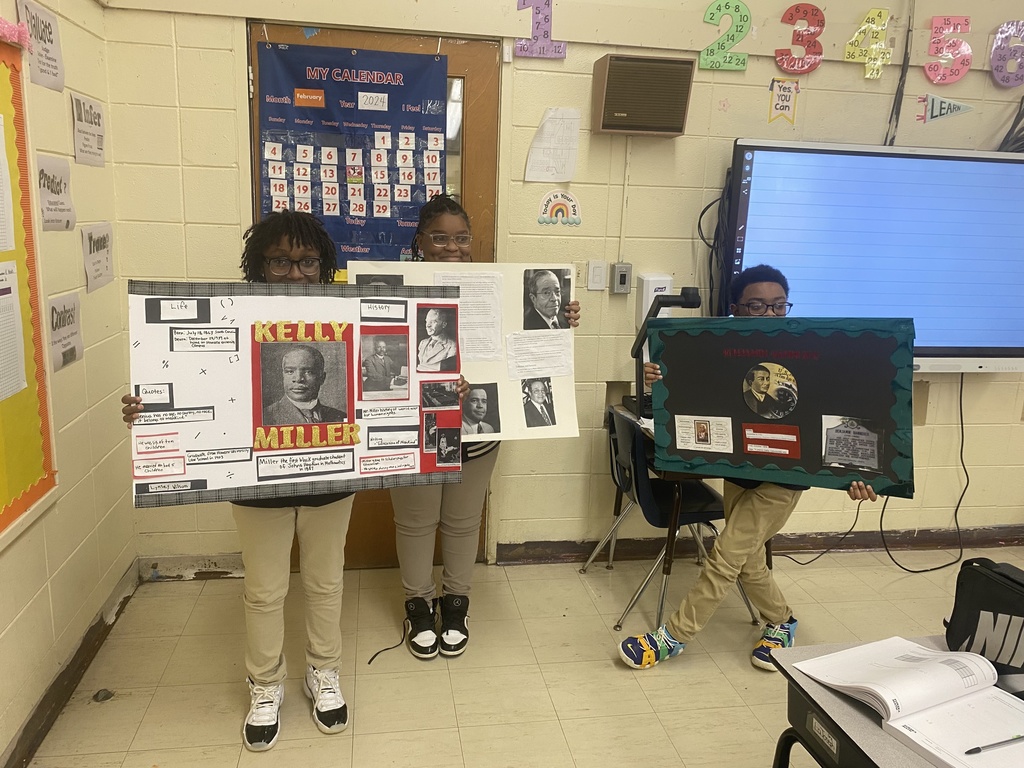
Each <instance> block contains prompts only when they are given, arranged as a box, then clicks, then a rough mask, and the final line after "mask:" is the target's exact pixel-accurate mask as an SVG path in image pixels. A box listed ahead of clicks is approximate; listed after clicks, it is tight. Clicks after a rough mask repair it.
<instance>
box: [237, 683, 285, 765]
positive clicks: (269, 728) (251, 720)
mask: <svg viewBox="0 0 1024 768" xmlns="http://www.w3.org/2000/svg"><path fill="white" fill-rule="evenodd" d="M282 701H284V685H282V684H280V683H278V684H276V685H257V684H256V683H254V682H253V681H252V679H251V678H249V714H248V715H246V716H245V723H244V725H243V726H242V743H243V744H244V745H245V748H246V749H248V750H249V751H250V752H264V751H266V750H268V749H270V748H271V747H272V746H274V745H275V744H276V743H277V736H278V734H279V733H280V732H281V702H282Z"/></svg>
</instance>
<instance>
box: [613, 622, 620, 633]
mask: <svg viewBox="0 0 1024 768" xmlns="http://www.w3.org/2000/svg"><path fill="white" fill-rule="evenodd" d="M614 629H615V631H616V632H621V631H622V625H621V624H616V625H615V627H614Z"/></svg>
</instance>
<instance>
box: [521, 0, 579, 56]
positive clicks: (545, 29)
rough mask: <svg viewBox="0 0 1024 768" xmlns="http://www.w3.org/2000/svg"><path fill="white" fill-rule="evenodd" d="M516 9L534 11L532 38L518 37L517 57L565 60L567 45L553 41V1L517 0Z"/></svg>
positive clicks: (531, 29)
mask: <svg viewBox="0 0 1024 768" xmlns="http://www.w3.org/2000/svg"><path fill="white" fill-rule="evenodd" d="M516 8H517V9H518V10H520V11H525V10H526V9H527V8H532V9H533V14H532V19H531V22H530V34H531V35H532V37H517V38H516V47H515V53H516V56H527V57H531V58H538V59H564V58H565V51H566V47H567V46H566V44H565V43H563V42H558V41H555V40H552V39H551V11H552V7H551V0H516Z"/></svg>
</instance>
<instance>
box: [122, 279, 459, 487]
mask: <svg viewBox="0 0 1024 768" xmlns="http://www.w3.org/2000/svg"><path fill="white" fill-rule="evenodd" d="M457 297H458V289H457V288H451V287H439V288H432V287H426V288H418V287H399V288H391V287H387V286H383V287H382V286H367V287H365V288H362V287H357V286H339V285H268V284H265V283H259V284H257V283H249V284H228V283H162V282H142V281H135V280H132V281H129V287H128V315H129V335H130V341H131V392H132V394H134V395H137V396H138V397H141V398H142V404H143V410H142V412H141V413H139V414H138V416H137V418H136V421H135V422H134V425H133V428H132V440H131V450H132V466H131V472H132V484H133V489H134V498H135V505H136V506H137V507H156V506H164V505H172V504H190V503H195V502H208V501H241V500H252V499H269V498H277V497H282V496H296V495H311V494H321V493H338V492H346V491H358V490H363V489H368V488H389V487H392V486H397V485H427V484H438V483H447V482H459V481H460V480H461V439H460V424H461V409H460V407H459V397H458V392H457V391H456V384H457V382H458V378H459V370H460V357H459V356H460V352H459V345H458V322H459V321H458V315H459V312H458V302H457ZM442 326H443V329H442ZM442 330H443V333H442ZM427 345H432V348H436V349H442V348H443V351H441V352H438V353H437V354H435V355H433V356H432V357H431V358H430V360H429V361H427V360H424V359H421V356H418V355H417V350H419V349H421V348H424V347H425V346H427ZM378 357H380V358H383V359H384V362H385V365H384V367H383V369H382V368H380V367H374V364H373V362H372V361H373V360H375V359H376V358H378Z"/></svg>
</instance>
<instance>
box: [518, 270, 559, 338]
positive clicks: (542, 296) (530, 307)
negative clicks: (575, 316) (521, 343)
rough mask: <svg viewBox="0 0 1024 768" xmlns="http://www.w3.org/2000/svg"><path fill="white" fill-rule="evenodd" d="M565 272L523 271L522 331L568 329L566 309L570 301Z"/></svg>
mask: <svg viewBox="0 0 1024 768" xmlns="http://www.w3.org/2000/svg"><path fill="white" fill-rule="evenodd" d="M564 272H565V270H561V269H559V270H551V269H527V270H524V271H523V330H524V331H532V330H543V329H545V328H551V329H554V330H557V329H559V328H568V327H569V321H568V320H566V319H565V306H566V304H568V302H569V291H568V288H567V286H568V282H569V277H568V275H566V274H564Z"/></svg>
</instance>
